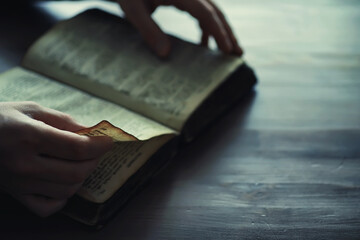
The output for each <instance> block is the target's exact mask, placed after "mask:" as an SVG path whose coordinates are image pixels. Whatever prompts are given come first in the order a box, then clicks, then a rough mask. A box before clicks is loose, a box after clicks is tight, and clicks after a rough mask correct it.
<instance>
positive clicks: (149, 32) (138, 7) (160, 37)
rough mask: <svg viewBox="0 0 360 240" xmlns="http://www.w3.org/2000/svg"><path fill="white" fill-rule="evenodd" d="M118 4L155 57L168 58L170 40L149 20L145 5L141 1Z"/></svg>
mask: <svg viewBox="0 0 360 240" xmlns="http://www.w3.org/2000/svg"><path fill="white" fill-rule="evenodd" d="M120 4H121V8H122V9H123V11H124V12H125V14H126V17H127V18H128V20H129V21H130V22H131V23H132V24H133V25H134V26H135V28H136V29H137V30H138V31H139V33H140V35H141V36H142V37H143V39H144V40H145V42H146V43H147V45H148V46H149V47H150V48H151V49H152V50H153V51H154V52H155V53H156V55H158V56H159V57H162V58H164V57H167V56H169V54H170V51H171V43H170V39H169V37H168V36H167V35H166V34H165V33H164V32H163V31H162V30H161V29H160V27H159V26H158V25H157V24H156V23H155V21H154V20H153V19H152V18H151V11H150V9H148V8H147V6H146V5H145V3H144V2H143V1H122V2H120Z"/></svg>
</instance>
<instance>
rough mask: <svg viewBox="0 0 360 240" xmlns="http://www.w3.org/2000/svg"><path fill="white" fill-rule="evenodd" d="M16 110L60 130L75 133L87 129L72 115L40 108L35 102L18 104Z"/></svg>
mask: <svg viewBox="0 0 360 240" xmlns="http://www.w3.org/2000/svg"><path fill="white" fill-rule="evenodd" d="M16 108H17V109H18V110H19V111H21V112H22V113H24V114H26V115H28V116H29V117H31V118H33V119H35V120H38V121H41V122H44V123H46V124H48V125H50V126H53V127H55V128H58V129H62V130H67V131H71V132H75V131H78V130H80V129H82V128H85V127H84V126H83V125H80V124H78V123H76V122H75V121H74V120H73V119H72V118H71V116H70V115H68V114H65V113H63V112H60V111H57V110H54V109H50V108H47V107H43V106H40V105H39V104H37V103H34V102H21V103H18V105H17V106H16Z"/></svg>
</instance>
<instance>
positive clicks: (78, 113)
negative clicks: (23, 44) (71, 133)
mask: <svg viewBox="0 0 360 240" xmlns="http://www.w3.org/2000/svg"><path fill="white" fill-rule="evenodd" d="M172 46H173V51H172V54H171V57H170V59H168V60H165V61H164V60H161V59H159V58H157V57H156V56H155V55H154V54H153V53H152V52H151V51H150V50H149V49H148V48H147V47H146V46H145V45H144V43H143V41H142V39H141V37H140V35H139V34H138V33H137V31H136V30H135V29H134V28H133V27H132V26H131V25H130V24H129V23H127V22H126V21H125V20H123V19H121V18H119V17H116V16H113V15H110V14H108V13H105V12H102V11H100V10H89V11H86V12H84V13H81V14H80V15H78V16H76V17H74V18H72V19H69V20H66V21H63V22H60V23H58V24H57V25H56V26H55V27H53V28H52V29H51V30H50V31H48V32H47V33H46V34H45V35H44V36H42V37H41V38H40V39H39V40H38V41H36V42H35V43H34V44H33V46H32V47H31V48H30V50H29V51H28V53H27V54H26V56H25V57H24V60H23V63H22V66H21V67H17V68H14V69H12V70H9V71H7V72H5V73H3V74H2V75H0V92H1V93H0V101H19V100H21V101H24V100H31V101H35V102H37V103H39V104H41V105H44V106H47V107H50V108H54V109H57V110H59V111H62V112H66V113H68V114H70V115H72V116H73V117H74V118H75V119H76V120H77V121H78V122H80V123H82V124H85V125H88V126H94V125H96V126H94V127H92V128H89V129H84V130H82V131H80V132H79V134H86V135H89V136H96V135H108V136H111V137H112V138H113V139H114V142H115V143H116V147H115V148H114V150H112V151H111V152H109V153H108V154H106V155H105V156H104V157H103V159H102V160H101V161H100V163H99V165H98V167H97V169H96V170H95V171H94V172H93V173H92V174H91V175H90V176H89V178H88V179H87V180H86V181H85V183H84V184H83V186H82V188H81V189H80V191H79V192H78V193H77V194H76V196H75V197H73V198H72V199H71V200H70V201H69V204H68V205H67V206H66V208H65V209H64V212H65V213H66V214H68V215H69V216H72V217H73V218H75V219H77V220H79V221H81V222H83V223H86V224H88V225H99V224H102V223H104V222H106V221H107V220H108V219H109V218H110V217H111V216H112V215H113V214H114V212H116V210H118V209H120V208H121V207H122V206H123V205H124V203H125V202H126V201H127V200H128V199H129V198H130V197H131V196H132V195H133V194H135V193H136V192H137V191H138V189H140V188H141V186H143V185H144V183H146V182H147V181H148V179H149V178H151V177H152V176H153V175H154V174H155V173H156V172H157V171H158V170H159V169H161V168H162V167H163V166H164V165H165V164H166V162H167V161H168V160H169V159H171V157H172V156H173V155H174V154H175V153H176V152H177V151H178V148H179V147H178V146H179V145H178V143H179V142H190V141H191V140H192V139H193V138H194V137H196V136H197V135H198V134H199V133H200V132H201V131H203V130H204V129H206V126H208V125H209V123H210V122H211V121H213V120H214V119H215V118H216V117H218V116H220V115H221V113H223V112H224V111H225V110H226V109H228V108H229V107H230V106H231V105H232V104H234V103H235V102H236V101H238V100H239V99H241V98H243V97H244V96H245V95H246V94H247V93H248V92H249V91H250V90H251V89H252V87H253V85H254V84H255V83H256V78H255V75H254V73H253V71H252V70H251V69H250V68H249V67H248V66H247V65H246V64H245V62H244V61H243V59H242V58H240V57H235V56H229V55H224V54H222V53H220V52H218V51H213V50H209V49H207V48H203V47H200V46H197V45H195V44H191V43H188V42H185V41H182V40H180V39H177V38H175V37H172ZM103 120H106V121H103ZM110 123H111V124H110ZM119 128H121V129H122V130H120V129H119Z"/></svg>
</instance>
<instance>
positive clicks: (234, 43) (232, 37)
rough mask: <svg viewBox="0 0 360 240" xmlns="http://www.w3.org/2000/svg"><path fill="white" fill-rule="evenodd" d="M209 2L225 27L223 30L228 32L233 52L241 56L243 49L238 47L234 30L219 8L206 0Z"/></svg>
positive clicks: (209, 0)
mask: <svg viewBox="0 0 360 240" xmlns="http://www.w3.org/2000/svg"><path fill="white" fill-rule="evenodd" d="M208 2H209V4H211V6H212V7H213V8H214V9H215V11H216V13H217V15H218V16H219V18H220V20H221V22H222V23H223V26H224V27H225V30H226V32H227V34H228V36H229V37H230V40H231V43H232V47H233V53H235V54H237V55H239V56H241V55H242V54H243V50H242V48H241V47H240V45H239V43H238V41H237V39H236V37H235V35H234V32H233V31H232V29H231V27H230V25H229V22H228V21H227V20H226V18H225V15H224V14H223V13H222V12H221V11H220V9H219V8H218V7H217V6H216V5H215V4H214V3H213V2H212V1H211V0H208Z"/></svg>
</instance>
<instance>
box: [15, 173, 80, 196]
mask: <svg viewBox="0 0 360 240" xmlns="http://www.w3.org/2000/svg"><path fill="white" fill-rule="evenodd" d="M12 186H13V188H16V189H17V191H16V192H17V194H18V195H38V196H44V197H48V198H53V199H57V200H66V199H68V198H70V197H72V196H73V195H74V194H75V193H76V192H77V191H78V190H79V189H80V187H81V183H80V184H79V183H77V184H71V185H69V184H59V183H54V182H48V181H44V180H39V179H31V178H17V179H13V182H12Z"/></svg>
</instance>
